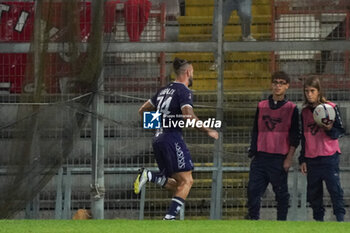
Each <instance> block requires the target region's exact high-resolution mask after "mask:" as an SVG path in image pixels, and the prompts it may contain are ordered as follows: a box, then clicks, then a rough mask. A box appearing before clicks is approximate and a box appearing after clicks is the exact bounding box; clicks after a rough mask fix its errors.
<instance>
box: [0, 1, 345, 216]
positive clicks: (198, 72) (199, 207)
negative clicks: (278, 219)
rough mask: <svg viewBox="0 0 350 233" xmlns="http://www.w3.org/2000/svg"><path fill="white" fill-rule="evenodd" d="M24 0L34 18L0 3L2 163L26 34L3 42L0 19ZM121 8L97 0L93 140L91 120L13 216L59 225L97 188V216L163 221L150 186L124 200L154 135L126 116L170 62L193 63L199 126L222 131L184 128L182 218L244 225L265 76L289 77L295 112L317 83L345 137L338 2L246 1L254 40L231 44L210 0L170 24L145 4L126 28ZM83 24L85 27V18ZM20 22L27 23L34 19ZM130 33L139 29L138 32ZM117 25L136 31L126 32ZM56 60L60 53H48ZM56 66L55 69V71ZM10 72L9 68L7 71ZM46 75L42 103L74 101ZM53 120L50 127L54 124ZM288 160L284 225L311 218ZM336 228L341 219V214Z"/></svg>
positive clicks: (87, 203) (230, 31) (160, 199)
mask: <svg viewBox="0 0 350 233" xmlns="http://www.w3.org/2000/svg"><path fill="white" fill-rule="evenodd" d="M24 2H25V4H29V5H26V7H29V8H28V9H29V10H28V11H31V12H33V13H34V1H9V2H2V3H0V7H1V8H0V16H1V18H0V33H1V36H0V38H1V43H0V53H2V54H1V56H0V57H1V59H0V94H1V95H0V98H1V102H0V112H1V114H0V145H1V148H3V149H2V152H1V154H2V153H4V154H2V156H1V157H4V158H5V157H7V156H11V155H10V151H11V150H10V144H11V133H12V132H11V130H7V129H6V128H5V129H4V128H3V127H2V128H1V126H6V125H7V124H8V123H9V122H12V121H13V120H14V118H15V116H16V113H17V109H18V106H19V105H21V104H23V103H21V99H20V98H19V96H20V95H21V94H22V93H21V90H22V85H23V84H22V81H21V80H23V78H24V76H25V75H24V73H23V70H24V69H25V67H26V66H28V65H29V63H27V62H26V53H27V52H28V49H29V43H28V42H29V39H28V38H29V37H26V38H23V37H19V38H14V37H11V36H9V37H4V36H3V35H5V34H4V32H6V30H8V28H7V29H6V27H7V26H8V25H9V22H10V21H9V20H7V21H6V14H7V13H9V12H11V11H10V8H7V6H12V5H15V4H21V3H24ZM81 2H82V3H87V5H85V8H84V7H83V9H85V11H84V12H86V9H87V8H88V7H87V6H88V4H89V3H90V1H81ZM141 2H143V3H144V4H145V1H141ZM164 2H166V1H164ZM126 3H127V1H107V2H106V4H107V5H108V8H105V14H107V16H108V14H111V15H112V16H110V17H105V27H106V28H107V29H108V30H107V31H106V30H105V33H104V44H103V49H104V50H103V51H104V52H103V64H104V66H103V73H102V74H103V88H102V89H100V90H99V92H98V96H100V97H103V99H102V101H100V102H98V104H97V105H100V107H101V105H102V107H103V108H102V110H101V111H102V115H103V120H102V121H103V129H102V130H101V129H100V131H98V129H96V128H95V127H94V126H93V125H94V124H95V123H94V122H93V121H91V119H92V118H94V117H96V116H95V115H94V114H90V115H89V117H88V119H87V121H86V124H85V126H84V128H83V129H82V130H81V132H80V136H79V137H78V139H77V141H76V142H75V146H74V148H73V151H72V152H71V154H70V155H69V157H68V158H67V160H66V161H65V163H64V166H63V167H62V168H61V169H60V170H58V171H57V175H56V176H55V177H54V179H52V180H51V181H50V182H49V183H48V184H47V185H46V186H45V188H44V189H43V190H42V191H41V192H40V193H38V195H37V197H36V198H34V199H33V201H32V202H30V203H28V204H27V206H26V207H25V208H24V209H23V211H21V212H19V213H18V214H17V215H16V216H15V218H44V219H46V218H57V219H62V218H63V219H66V218H68V219H69V218H71V217H72V215H73V214H74V213H75V212H76V211H77V210H78V209H91V208H92V202H93V201H92V200H95V199H98V198H99V197H97V198H95V196H96V195H98V191H99V190H100V191H101V192H102V193H101V194H102V195H103V199H102V200H103V202H102V209H103V213H104V214H103V215H102V216H103V218H106V219H113V218H129V219H161V218H162V217H163V215H164V213H165V211H166V209H167V207H168V205H169V200H170V197H171V194H170V193H168V192H167V191H165V190H162V189H159V188H158V187H156V186H155V185H153V184H147V186H146V188H145V189H144V190H143V192H142V193H141V195H140V196H138V195H135V194H134V193H133V186H132V184H133V181H134V178H135V177H136V173H137V170H138V168H139V167H148V168H151V169H156V163H155V159H154V157H153V151H152V147H151V138H152V135H153V132H152V131H148V130H144V129H143V128H142V122H141V119H140V117H139V116H138V114H137V110H138V108H139V107H140V105H141V104H142V103H143V102H144V101H145V100H147V99H148V98H150V97H151V96H152V95H153V94H154V93H155V91H156V90H157V89H159V88H160V87H161V86H163V85H164V84H165V83H167V82H170V81H171V80H172V79H173V78H174V75H173V73H172V68H171V61H172V60H173V58H174V57H181V58H185V59H188V60H190V61H191V62H192V63H193V66H194V70H195V71H194V85H193V92H194V105H195V112H196V114H197V115H198V117H199V118H202V119H206V118H208V117H216V118H217V119H222V120H223V122H224V123H223V127H222V129H221V130H220V136H221V139H220V140H219V141H218V142H216V143H215V144H214V141H213V140H211V139H209V138H207V137H206V136H205V135H203V134H202V133H201V132H198V131H195V130H184V138H185V141H186V143H187V145H188V147H189V149H190V151H191V155H192V157H193V160H194V163H195V171H194V173H193V176H194V185H193V188H192V190H191V192H190V195H189V197H188V199H187V200H186V206H185V211H184V218H185V219H208V218H211V219H243V218H244V217H245V216H246V214H247V208H246V188H247V183H248V173H249V163H250V160H249V159H248V157H247V148H248V146H249V139H250V131H251V128H252V124H253V120H254V113H255V110H256V106H257V103H258V101H259V100H261V99H262V98H266V97H267V96H268V94H269V85H270V84H269V83H270V76H271V73H272V72H273V71H276V70H284V71H286V72H287V73H288V74H290V76H291V79H292V81H291V88H290V89H289V90H288V97H289V98H290V99H291V100H292V101H294V102H296V103H297V104H298V106H299V107H300V106H301V104H302V98H303V96H302V89H301V87H302V80H303V79H304V78H305V77H307V76H308V75H309V74H313V73H317V74H319V75H320V76H321V77H322V80H323V85H324V87H325V90H326V93H327V97H328V98H329V99H330V100H333V101H335V102H336V103H337V104H338V105H339V107H340V109H341V113H342V116H343V120H344V123H345V127H346V128H347V131H350V128H349V125H350V104H349V99H350V97H349V94H348V93H349V90H350V73H349V68H350V66H349V49H348V48H349V45H350V44H349V31H350V25H349V20H350V10H349V4H348V2H347V1H342V0H339V1H334V2H331V3H330V2H329V1H328V2H327V1H323V0H319V1H306V0H284V1H282V0H275V1H273V0H253V1H252V8H251V9H252V26H251V30H252V36H253V37H254V38H256V39H257V41H256V42H243V41H241V29H240V19H239V17H238V16H237V12H233V13H232V15H231V18H230V20H229V22H228V24H227V26H225V27H223V26H222V25H221V24H220V22H221V21H222V18H221V17H220V16H219V23H218V25H212V22H213V19H212V17H213V12H214V10H215V9H217V8H218V9H222V6H221V3H222V1H221V0H219V1H214V0H205V1H203V0H186V1H185V8H184V11H182V12H185V13H183V15H181V16H178V17H177V18H176V19H174V17H171V15H166V7H167V5H166V4H165V3H162V4H159V3H157V4H154V3H153V4H152V6H151V8H150V11H149V16H148V19H147V20H146V21H145V20H142V19H138V20H136V21H131V22H128V20H129V19H128V18H127V16H126V15H125V12H126V11H127V9H126V5H125V4H126ZM111 12H112V13H111ZM17 14H18V13H17ZM14 16H16V17H17V16H18V17H25V16H21V15H14ZM83 16H84V17H83ZM83 16H82V17H83V18H84V19H85V20H86V18H87V16H86V15H83ZM31 20H32V21H30V22H31V23H32V24H33V22H34V18H33V19H31ZM81 20H82V19H81ZM83 21H84V20H83ZM18 22H22V21H20V20H19V21H18ZM87 24H89V23H87ZM131 24H133V26H130V25H131ZM138 25H143V26H144V28H143V29H142V30H141V29H140V28H138ZM22 26H23V27H28V26H30V24H23V25H22ZM215 26H216V27H218V35H220V34H221V32H223V37H222V38H221V37H220V36H219V37H218V40H217V41H215V40H212V38H211V37H212V35H211V32H212V27H215ZM18 27H19V26H18ZM83 28H84V27H83ZM128 28H129V29H130V30H131V28H134V29H133V30H137V32H136V34H133V32H131V31H128ZM135 28H137V29H135ZM174 28H175V30H174ZM139 30H140V31H139ZM27 33H29V34H28V35H30V32H27ZM28 35H27V36H28ZM132 35H134V36H136V37H139V39H135V38H132V37H133V36H132ZM85 36H86V35H85ZM169 38H171V39H169ZM174 38H177V40H175V41H174ZM220 38H221V39H223V40H221V39H220ZM170 40H171V41H170ZM82 42H83V43H84V41H82ZM54 50H55V49H54ZM55 52H62V51H60V49H58V50H57V48H56V51H55ZM214 54H216V57H215V55H214ZM215 60H216V61H217V62H218V63H219V68H218V70H216V71H211V70H210V69H209V68H210V66H211V65H212V64H213V62H214V61H215ZM59 66H61V65H60V64H59V63H57V67H56V68H57V69H58V68H59ZM14 67H17V68H15V69H16V71H14V70H11V69H12V68H14ZM18 67H22V69H19V68H18ZM55 74H57V72H56V73H54V72H53V73H52V76H53V77H52V78H53V79H58V81H57V82H56V83H55V84H52V85H53V86H55V85H56V86H55V87H53V88H52V90H54V91H52V92H51V93H48V94H47V98H46V101H47V103H52V102H56V101H59V100H70V99H72V98H74V97H75V95H72V93H71V92H70V88H71V86H70V82H71V80H70V79H69V77H68V78H67V77H66V76H65V75H62V76H59V77H56V75H55ZM95 107H96V106H95ZM97 107H98V106H97ZM91 111H92V112H94V111H96V109H94V108H92V109H91ZM57 116H58V115H56V118H55V117H54V118H52V119H55V121H61V122H65V119H59V118H58V117H57ZM100 120H101V119H100ZM96 132H98V133H96ZM96 134H97V135H98V136H99V137H100V138H101V137H102V138H103V144H102V146H103V149H104V151H103V152H101V153H103V157H102V158H103V166H104V168H103V170H104V177H103V179H104V187H99V188H102V189H96V187H95V186H93V185H91V184H93V181H92V171H94V170H95V169H96V167H95V164H94V162H93V160H94V156H96V154H94V153H93V152H92V146H93V145H94V144H95V145H96V143H98V142H96V137H95V136H96ZM94 138H95V139H94ZM94 140H95V141H94ZM349 140H350V137H349V135H348V134H347V135H346V136H345V137H344V138H342V139H341V140H340V144H341V149H342V152H343V155H342V156H341V163H340V166H341V168H342V171H341V178H342V185H343V188H344V193H345V202H346V206H347V208H348V206H349V204H350V186H349V184H348V182H346V181H347V179H348V176H349V174H350V173H349V171H350V169H349V168H350V160H349V158H348V154H349V153H350V147H349V145H350V143H349V142H350V141H349ZM98 155H99V156H101V154H98ZM297 157H298V154H297V153H296V154H295V161H294V164H293V169H292V171H291V172H290V173H289V180H288V184H289V189H290V194H291V202H290V209H289V215H288V218H289V219H290V220H311V219H312V217H311V210H310V209H309V208H307V207H308V206H307V203H306V188H305V185H306V184H305V182H306V181H305V177H303V176H302V175H300V173H299V172H298V165H297V159H296V158H297ZM1 161H2V162H1V164H0V166H1V173H0V175H1V177H0V178H1V179H6V177H7V176H8V175H9V174H7V172H6V171H7V170H6V166H7V164H6V160H1ZM1 179H0V180H1ZM94 189H95V190H94ZM96 192H97V193H96ZM325 193H327V192H325ZM325 204H326V207H327V219H328V220H333V217H332V216H331V212H332V211H331V203H330V198H329V196H327V195H326V197H325ZM275 205H276V203H275V200H274V194H273V192H272V189H271V188H270V187H269V188H268V189H267V191H266V193H265V195H264V198H263V202H262V209H261V215H262V216H261V217H262V219H271V220H274V219H275V213H276V210H275ZM99 216H100V217H101V215H99ZM94 217H96V216H94ZM182 217H183V215H182ZM96 218H99V217H96ZM346 219H347V220H349V215H347V216H346Z"/></svg>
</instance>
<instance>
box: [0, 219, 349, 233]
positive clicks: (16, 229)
mask: <svg viewBox="0 0 350 233" xmlns="http://www.w3.org/2000/svg"><path fill="white" fill-rule="evenodd" d="M0 232H1V233H2V232H6V233H12V232H13V233H22V232H23V233H44V232H45V233H75V232H77V233H119V232H122V233H138V232H141V233H172V232H174V233H175V232H176V233H178V232H180V233H186V232H191V233H197V232H198V233H206V232H208V233H233V232H239V233H245V232H247V233H248V232H249V233H271V232H278V233H289V232H290V233H302V232H307V233H322V232H324V233H333V232H334V233H341V232H350V222H343V223H337V222H277V221H241V220H240V221H238V220H215V221H214V220H187V221H162V220H144V221H137V220H0Z"/></svg>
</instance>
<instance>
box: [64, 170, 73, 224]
mask: <svg viewBox="0 0 350 233" xmlns="http://www.w3.org/2000/svg"><path fill="white" fill-rule="evenodd" d="M63 182H64V204H63V214H62V219H71V217H72V214H71V194H72V170H71V169H70V168H67V173H66V176H65V177H64V179H63Z"/></svg>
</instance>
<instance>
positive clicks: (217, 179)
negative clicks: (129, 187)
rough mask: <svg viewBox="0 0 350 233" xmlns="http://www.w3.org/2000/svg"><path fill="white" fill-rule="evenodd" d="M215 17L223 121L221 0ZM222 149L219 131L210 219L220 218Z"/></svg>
mask: <svg viewBox="0 0 350 233" xmlns="http://www.w3.org/2000/svg"><path fill="white" fill-rule="evenodd" d="M216 10H217V11H218V12H217V14H216V15H217V17H218V20H217V22H218V24H217V25H213V27H215V26H216V27H218V35H217V40H216V41H217V58H216V61H217V63H218V64H217V65H218V68H217V74H218V81H217V87H218V89H217V103H216V109H217V112H216V119H217V120H221V121H223V115H224V114H223V99H224V98H223V93H224V86H223V81H224V78H223V74H224V72H223V23H222V10H223V0H217V9H216ZM222 151H223V133H222V131H221V130H220V131H219V139H218V140H216V141H215V151H214V161H213V162H214V167H216V168H217V170H216V171H214V172H213V186H212V190H211V197H212V198H211V204H210V219H221V215H222V206H221V202H222V200H221V196H222V195H221V193H222Z"/></svg>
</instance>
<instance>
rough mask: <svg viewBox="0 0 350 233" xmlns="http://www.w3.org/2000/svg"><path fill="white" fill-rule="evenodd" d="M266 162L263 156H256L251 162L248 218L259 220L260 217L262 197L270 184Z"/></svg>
mask: <svg viewBox="0 0 350 233" xmlns="http://www.w3.org/2000/svg"><path fill="white" fill-rule="evenodd" d="M265 166H266V164H265V163H264V160H263V158H259V157H257V156H255V157H254V159H253V160H252V162H251V163H250V171H249V182H248V189H247V194H248V203H247V205H248V218H249V219H252V220H258V219H259V218H260V203H261V197H262V195H263V194H264V192H265V190H266V187H267V185H268V176H267V173H266V171H265Z"/></svg>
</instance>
